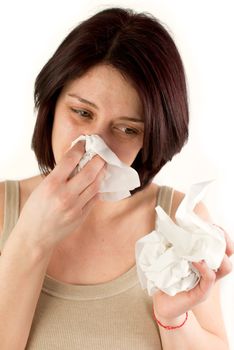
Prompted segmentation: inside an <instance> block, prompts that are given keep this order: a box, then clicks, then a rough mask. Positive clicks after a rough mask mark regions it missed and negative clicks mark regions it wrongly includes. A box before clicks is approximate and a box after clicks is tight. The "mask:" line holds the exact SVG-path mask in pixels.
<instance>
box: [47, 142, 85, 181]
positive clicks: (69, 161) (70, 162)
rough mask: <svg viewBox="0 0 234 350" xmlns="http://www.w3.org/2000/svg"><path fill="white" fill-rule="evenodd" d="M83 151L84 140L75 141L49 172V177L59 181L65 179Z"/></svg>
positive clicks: (77, 162)
mask: <svg viewBox="0 0 234 350" xmlns="http://www.w3.org/2000/svg"><path fill="white" fill-rule="evenodd" d="M84 152H85V143H84V141H80V142H77V143H76V144H75V145H74V146H73V147H72V148H71V149H69V150H68V151H67V152H66V153H65V155H64V156H63V157H62V159H61V160H60V162H59V163H58V164H57V165H56V166H55V168H54V169H53V171H52V172H51V173H50V175H49V176H50V177H51V178H53V179H54V180H57V181H59V182H64V181H67V179H68V178H69V175H70V174H71V173H72V171H73V170H74V169H75V168H76V166H77V164H79V162H80V160H81V158H82V157H83V155H84Z"/></svg>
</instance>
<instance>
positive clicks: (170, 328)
mask: <svg viewBox="0 0 234 350" xmlns="http://www.w3.org/2000/svg"><path fill="white" fill-rule="evenodd" d="M153 316H154V319H155V320H156V322H157V323H158V324H159V325H160V326H161V327H163V328H165V329H167V330H168V331H171V330H173V329H177V328H181V327H182V326H183V325H184V324H185V322H186V321H187V319H188V311H186V316H185V320H184V321H183V322H182V323H181V324H180V325H178V326H166V325H164V324H162V323H161V322H160V321H159V320H158V319H157V318H156V316H155V314H154V309H153Z"/></svg>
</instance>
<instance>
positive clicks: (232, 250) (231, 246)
mask: <svg viewBox="0 0 234 350" xmlns="http://www.w3.org/2000/svg"><path fill="white" fill-rule="evenodd" d="M213 225H214V226H216V227H218V228H219V229H220V230H221V231H222V233H223V235H224V238H225V240H226V254H227V256H231V255H232V254H234V242H233V240H232V239H231V238H230V236H229V235H228V234H227V232H226V231H225V230H224V229H223V228H222V227H221V226H219V225H216V224H213Z"/></svg>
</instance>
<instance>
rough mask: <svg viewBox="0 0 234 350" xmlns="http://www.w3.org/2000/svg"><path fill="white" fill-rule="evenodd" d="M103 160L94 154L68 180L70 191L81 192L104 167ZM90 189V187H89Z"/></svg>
mask: <svg viewBox="0 0 234 350" xmlns="http://www.w3.org/2000/svg"><path fill="white" fill-rule="evenodd" d="M105 164H106V163H105V161H104V159H102V158H101V157H100V156H98V155H96V156H94V157H93V158H92V159H91V160H90V161H89V162H88V163H86V164H85V166H84V167H83V168H82V169H81V170H80V171H79V172H78V173H77V174H76V175H75V176H73V178H72V179H70V181H69V182H68V190H69V192H71V193H74V194H75V195H76V196H77V194H82V192H83V191H84V190H85V189H86V188H88V187H89V186H90V185H91V184H92V183H93V182H94V181H95V179H96V178H97V176H98V174H99V172H100V171H101V170H102V169H104V168H105ZM91 189H92V188H91Z"/></svg>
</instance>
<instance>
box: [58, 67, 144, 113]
mask: <svg viewBox="0 0 234 350" xmlns="http://www.w3.org/2000/svg"><path fill="white" fill-rule="evenodd" d="M63 93H64V94H65V95H67V94H78V95H79V96H81V97H83V98H84V99H92V100H95V101H96V102H98V101H100V103H102V102H104V101H105V102H106V103H112V104H113V103H115V104H116V103H121V104H122V105H124V106H129V107H131V108H134V109H136V108H137V109H138V111H139V110H142V104H141V101H140V97H139V95H138V92H137V91H136V89H135V88H134V86H133V84H132V82H131V80H130V79H128V78H127V77H125V76H123V74H122V73H121V72H120V71H119V70H117V69H116V68H114V67H112V66H110V65H104V64H102V65H97V66H94V67H92V68H91V69H89V70H88V71H87V72H86V73H85V74H84V75H82V76H81V77H79V78H76V79H74V80H72V81H70V82H69V83H68V84H67V85H65V87H64V89H63Z"/></svg>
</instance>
